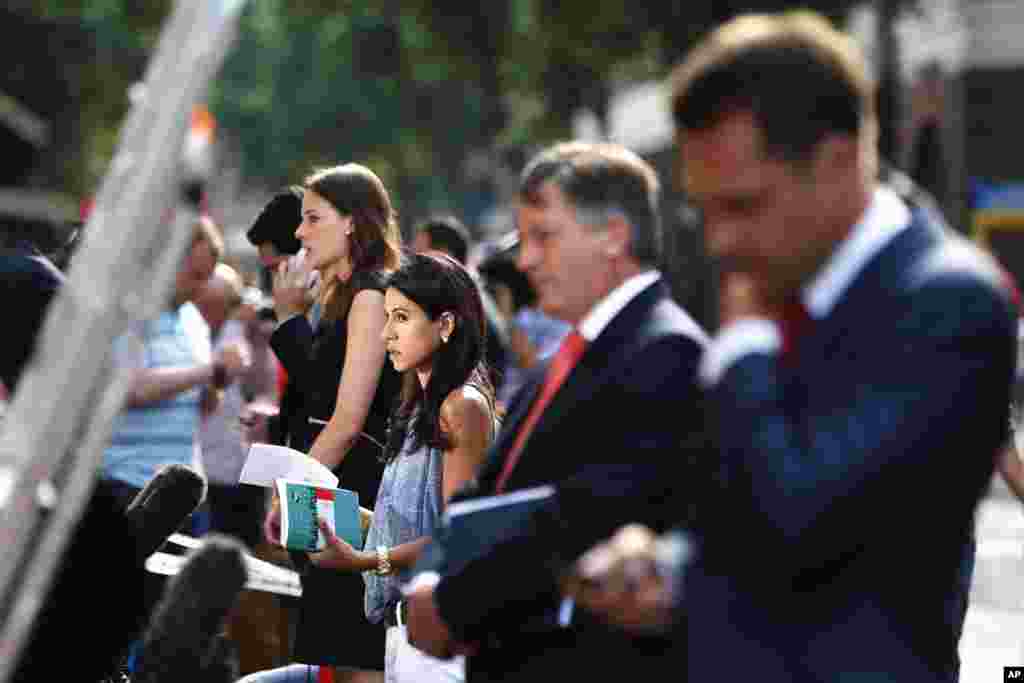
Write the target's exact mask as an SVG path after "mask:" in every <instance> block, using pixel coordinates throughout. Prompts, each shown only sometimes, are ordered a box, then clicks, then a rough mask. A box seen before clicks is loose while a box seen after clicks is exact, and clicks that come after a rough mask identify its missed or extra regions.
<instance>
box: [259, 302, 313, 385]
mask: <svg viewBox="0 0 1024 683" xmlns="http://www.w3.org/2000/svg"><path fill="white" fill-rule="evenodd" d="M270 348H272V349H273V350H274V353H275V354H277V359H278V360H279V361H281V365H283V366H284V370H285V372H287V373H288V385H289V386H290V387H309V386H314V378H313V376H312V374H313V372H314V370H315V369H314V367H313V328H312V327H311V326H310V324H309V321H308V320H306V317H305V316H303V315H296V316H293V317H291V318H289V319H288V320H286V321H284V322H283V323H281V324H280V325H278V327H277V329H275V330H274V333H273V334H271V335H270Z"/></svg>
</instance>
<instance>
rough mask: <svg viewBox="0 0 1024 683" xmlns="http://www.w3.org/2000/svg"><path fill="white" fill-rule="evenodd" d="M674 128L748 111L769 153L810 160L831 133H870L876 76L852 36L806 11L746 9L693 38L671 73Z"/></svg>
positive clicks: (870, 138) (867, 138)
mask: <svg viewBox="0 0 1024 683" xmlns="http://www.w3.org/2000/svg"><path fill="white" fill-rule="evenodd" d="M669 81H670V88H671V92H672V117H673V120H674V122H675V124H676V127H677V130H678V131H679V134H680V135H681V136H685V135H686V133H687V131H703V130H708V129H710V128H712V127H714V126H715V125H717V124H718V123H719V122H720V121H722V119H724V118H725V117H727V116H729V115H731V114H735V113H739V112H749V113H751V114H752V115H753V117H754V120H755V122H756V123H757V125H758V126H759V127H760V129H761V133H762V136H763V139H764V151H765V153H766V154H767V156H768V157H769V158H773V159H778V160H782V161H787V162H800V161H807V160H809V159H810V158H811V157H812V156H813V154H814V150H815V148H816V147H817V145H818V143H819V142H820V141H821V140H822V139H823V138H824V137H825V136H826V135H828V134H830V133H841V134H847V135H850V136H859V137H861V138H862V142H864V144H865V147H866V148H868V147H870V148H872V149H873V146H874V144H875V142H876V139H877V127H878V125H877V116H876V111H875V83H874V81H873V80H872V78H871V76H870V75H869V71H868V68H867V64H866V62H865V60H864V57H863V55H862V54H861V51H860V50H859V49H858V47H857V45H856V43H855V42H854V41H853V39H852V38H851V37H850V36H848V35H846V34H844V33H842V32H841V31H839V30H837V29H836V28H834V27H833V26H832V25H831V24H830V23H829V22H828V20H827V19H825V18H824V17H822V16H820V15H817V14H815V13H813V12H807V11H792V12H784V13H780V14H749V15H743V16H739V17H737V18H735V19H733V20H732V21H729V22H726V23H724V24H722V25H721V26H720V27H718V28H717V29H716V30H715V31H713V32H712V33H711V34H710V35H708V36H707V37H706V38H704V39H703V40H702V41H700V42H699V43H698V44H697V46H696V47H695V48H694V49H693V51H692V52H691V53H690V55H689V57H688V58H687V59H686V60H685V61H684V62H683V63H682V64H681V65H679V66H678V67H676V68H675V69H674V70H673V72H672V74H671V76H670V78H669Z"/></svg>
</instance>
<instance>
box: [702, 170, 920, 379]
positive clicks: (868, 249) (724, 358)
mask: <svg viewBox="0 0 1024 683" xmlns="http://www.w3.org/2000/svg"><path fill="white" fill-rule="evenodd" d="M909 225H910V209H908V208H907V206H906V204H904V203H903V200H902V199H900V198H899V196H898V195H897V194H896V193H895V192H893V191H892V190H891V189H889V188H887V187H884V186H879V187H877V188H875V191H874V194H873V195H872V198H871V204H869V205H868V208H867V210H866V211H865V212H864V214H863V215H862V216H861V218H860V220H859V221H857V223H856V224H855V225H854V226H853V229H852V230H851V231H850V234H848V235H847V236H846V237H845V238H844V239H843V240H842V241H841V242H840V243H839V244H838V245H837V247H836V249H835V251H833V252H832V255H831V256H829V258H828V260H826V261H825V264H824V265H823V266H822V267H821V268H820V269H819V270H818V272H817V274H815V276H814V277H813V278H812V279H811V280H810V282H808V283H807V284H806V285H804V287H803V290H802V291H801V299H802V300H803V303H804V306H805V307H806V308H807V312H808V314H810V316H811V318H813V319H814V320H821V319H822V318H824V317H825V316H827V315H828V314H829V313H830V312H832V309H833V308H835V305H836V302H838V301H839V299H840V297H842V296H843V294H844V293H845V292H846V290H847V289H849V288H850V285H852V284H853V281H854V280H855V279H856V278H857V276H858V275H859V274H860V272H861V271H862V270H864V267H865V266H866V265H867V264H868V262H869V261H870V260H871V259H872V258H873V257H874V256H875V254H877V253H878V252H879V251H881V250H882V249H883V248H884V247H885V246H886V245H887V244H889V242H891V241H892V240H893V238H894V237H896V235H898V234H899V233H901V232H902V231H903V230H905V229H906V228H907V227H908V226H909ZM781 346H782V336H781V334H780V332H779V327H778V324H777V323H776V322H775V321H774V320H771V319H768V318H759V317H748V318H740V319H739V320H735V321H733V322H731V323H729V324H728V325H726V326H725V327H723V328H722V329H721V330H720V331H719V333H718V334H717V335H716V336H715V339H714V341H712V343H711V344H710V345H709V346H708V348H707V349H706V350H705V351H704V356H703V358H702V359H701V366H700V378H701V381H702V382H703V383H704V385H705V386H714V385H715V384H717V383H718V381H719V380H720V379H721V377H722V375H723V374H725V371H726V370H728V369H729V368H730V367H731V366H732V365H733V363H735V362H736V361H737V360H739V359H740V358H742V357H743V356H746V355H747V354H750V353H776V352H778V350H779V349H780V348H781Z"/></svg>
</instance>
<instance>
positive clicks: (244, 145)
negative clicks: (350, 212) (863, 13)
mask: <svg viewBox="0 0 1024 683" xmlns="http://www.w3.org/2000/svg"><path fill="white" fill-rule="evenodd" d="M803 4H804V6H809V7H811V8H815V9H819V10H821V11H826V12H827V13H828V14H829V15H830V16H831V17H833V18H840V17H841V16H842V14H843V12H844V11H845V9H846V8H847V7H848V6H851V5H853V4H854V3H853V2H848V1H845V2H835V1H831V2H830V1H826V0H808V1H807V2H804V3H803ZM791 5H792V3H786V2H779V1H777V0H776V1H774V2H772V1H769V0H714V1H713V2H712V0H705V1H703V2H700V1H695V0H661V1H660V2H655V1H653V0H652V1H651V2H646V3H645V2H636V1H635V0H634V1H633V2H629V1H628V0H600V1H598V2H595V1H593V0H591V1H586V2H585V1H582V0H563V1H562V2H546V1H544V0H487V2H480V3H466V2H463V0H378V2H376V3H358V2H354V1H353V0H340V1H329V0H305V1H304V2H302V3H295V2H286V1H285V0H254V1H253V2H250V3H249V5H248V7H247V9H246V12H245V15H244V16H243V21H242V27H241V31H240V34H239V38H238V41H237V44H236V46H235V48H234V50H233V52H232V54H231V55H230V56H229V58H228V60H227V62H226V64H225V67H224V69H223V71H222V73H221V75H220V77H219V79H218V80H217V82H216V84H215V86H214V88H213V90H212V92H211V93H210V107H211V109H212V110H213V112H214V113H215V115H216V116H217V118H218V121H219V123H220V125H221V126H222V127H223V128H224V129H226V130H228V131H230V132H231V134H232V135H233V136H235V137H236V138H237V140H238V142H239V144H240V147H241V150H242V153H243V159H244V173H245V175H246V177H247V178H248V179H249V180H251V181H255V182H259V183H261V184H265V185H268V186H274V185H280V184H284V183H287V182H295V181H297V180H300V179H301V178H302V176H303V175H305V174H306V173H308V172H309V171H310V170H311V169H312V168H314V167H315V166H317V165H325V164H332V163H336V162H338V161H344V160H359V161H361V162H364V163H367V164H368V165H370V166H371V167H372V168H374V169H375V170H377V171H378V172H379V173H380V174H381V175H382V176H383V177H384V178H385V181H386V182H388V183H389V184H390V185H391V186H393V187H394V188H395V190H396V197H397V200H398V203H399V205H400V208H403V209H404V210H405V212H406V215H409V213H410V211H411V212H412V213H416V212H422V211H423V210H427V209H430V208H433V207H435V206H437V205H440V204H444V205H451V204H461V203H462V201H461V200H462V199H464V197H461V196H460V192H468V191H469V190H468V189H467V182H466V178H465V176H466V174H465V170H464V169H465V166H466V160H467V158H468V157H469V155H470V154H471V153H473V152H476V153H480V152H484V153H489V152H490V151H492V150H494V149H496V148H498V147H505V146H513V147H515V146H520V145H524V144H532V143H544V142H548V141H551V140H553V139H556V138H559V137H564V136H566V135H568V133H569V131H570V121H571V116H572V114H573V112H574V111H576V110H577V109H578V108H579V107H581V106H588V107H590V108H591V109H592V110H594V111H595V112H596V113H597V114H598V116H599V117H601V116H603V115H604V112H605V108H606V103H607V99H608V94H609V93H610V92H611V91H612V89H613V88H614V87H615V85H616V84H617V83H618V82H620V81H626V80H635V79H641V78H652V77H662V76H664V74H665V73H666V72H667V69H668V68H669V67H670V65H671V64H673V63H674V62H676V61H677V60H678V59H679V58H681V56H682V55H683V54H685V51H686V50H687V49H688V47H689V46H690V45H691V44H692V42H693V41H694V39H695V38H697V37H698V36H699V35H700V34H702V33H703V32H704V31H705V30H706V29H707V28H708V27H709V26H711V25H713V24H714V23H716V22H718V21H721V20H723V19H725V18H728V17H729V16H731V15H733V14H735V13H737V12H740V11H744V10H775V9H781V8H783V7H786V6H791ZM169 7H170V2H169V0H22V1H20V2H13V3H12V9H13V10H14V11H16V12H19V13H20V14H22V15H24V16H31V17H33V18H34V19H35V20H37V21H39V22H42V23H45V24H47V25H51V26H67V25H73V26H74V27H76V30H77V31H78V32H79V34H80V35H81V36H82V37H83V41H84V43H85V45H86V47H85V48H84V51H85V52H86V53H88V57H86V58H83V54H82V53H83V48H82V47H81V46H79V49H78V51H77V52H72V51H71V50H70V49H69V50H68V51H67V52H66V54H61V53H60V50H61V46H60V45H59V44H58V45H56V46H53V45H51V46H50V48H49V54H45V55H40V57H45V58H48V59H50V60H52V61H55V62H56V63H60V64H64V65H65V68H66V69H67V70H69V71H70V72H71V73H72V76H71V77H70V78H65V80H66V81H69V82H70V83H72V84H73V86H72V90H73V92H72V96H73V98H74V99H75V100H76V102H77V105H76V106H77V107H78V111H77V114H78V116H79V122H78V124H77V125H78V126H79V128H80V130H81V136H80V137H81V144H80V152H79V153H77V154H72V155H71V156H72V157H74V158H72V159H69V158H68V155H67V153H66V150H65V151H64V156H65V162H66V164H65V168H64V169H63V171H62V173H64V175H65V177H64V178H62V182H63V183H65V184H66V185H67V186H68V187H69V188H70V189H72V190H73V191H82V190H86V189H87V188H88V187H89V186H90V185H91V184H94V183H95V182H97V181H98V178H99V176H100V175H101V174H102V170H103V166H104V165H105V161H106V160H108V159H109V156H110V154H111V152H112V151H113V145H114V144H115V142H116V133H117V130H118V126H119V124H120V122H121V119H122V118H123V116H124V113H125V111H126V109H127V105H128V99H127V96H126V91H127V88H128V87H129V86H130V84H131V83H132V82H134V81H135V80H137V79H139V78H140V77H141V75H142V70H143V69H144V66H145V57H144V55H145V54H146V52H147V51H148V50H149V49H151V48H152V46H153V44H154V41H155V38H156V36H157V35H158V31H159V28H160V22H161V21H162V19H163V18H164V16H165V15H166V13H167V12H168V10H169ZM27 54H28V56H29V57H31V51H28V52H27ZM475 189H477V190H478V189H479V188H475Z"/></svg>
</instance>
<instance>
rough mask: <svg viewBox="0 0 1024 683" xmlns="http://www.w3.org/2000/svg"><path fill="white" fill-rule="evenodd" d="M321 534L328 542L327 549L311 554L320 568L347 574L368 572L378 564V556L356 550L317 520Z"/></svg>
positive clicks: (313, 560) (321, 521) (325, 524)
mask: <svg viewBox="0 0 1024 683" xmlns="http://www.w3.org/2000/svg"><path fill="white" fill-rule="evenodd" d="M317 524H318V525H319V527H320V533H322V534H323V535H324V539H325V540H326V541H327V547H326V548H324V549H323V550H321V551H320V552H318V553H310V556H309V559H310V560H312V562H313V564H315V565H317V566H318V567H327V568H329V569H337V570H339V571H345V572H360V571H367V570H368V569H369V568H371V567H373V566H374V564H375V562H376V556H372V557H371V555H370V553H367V552H364V551H361V550H356V549H355V548H353V547H352V546H351V545H349V544H348V543H346V542H345V541H344V540H342V539H340V538H338V536H337V535H336V534H335V533H334V532H333V531H332V530H331V527H330V526H329V525H328V524H327V522H325V521H324V520H323V519H319V520H317Z"/></svg>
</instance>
